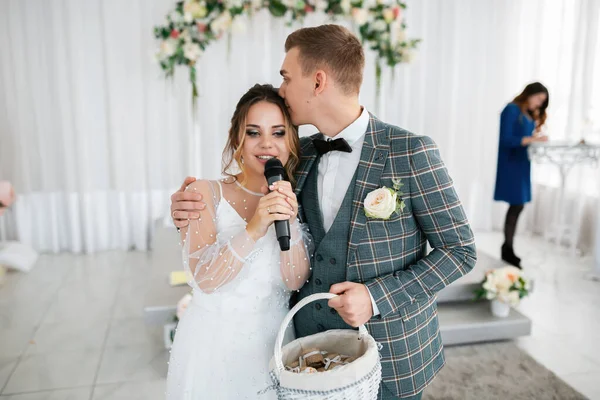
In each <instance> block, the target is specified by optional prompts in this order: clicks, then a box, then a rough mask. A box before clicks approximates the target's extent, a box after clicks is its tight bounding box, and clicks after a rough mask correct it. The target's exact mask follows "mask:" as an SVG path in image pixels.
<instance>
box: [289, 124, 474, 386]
mask: <svg viewBox="0 0 600 400" xmlns="http://www.w3.org/2000/svg"><path fill="white" fill-rule="evenodd" d="M300 144H301V157H300V158H301V160H300V161H301V162H300V165H299V168H298V171H297V173H296V178H297V187H296V193H297V194H299V193H300V191H301V190H302V187H303V185H304V183H305V181H306V177H307V175H308V172H309V171H310V169H311V168H317V163H316V162H315V160H316V158H317V153H316V150H315V148H314V146H313V144H312V139H311V138H308V137H304V138H301V140H300ZM392 179H400V180H401V182H402V183H403V184H404V185H403V187H402V188H401V191H402V192H403V193H404V195H403V196H402V197H403V199H404V202H405V204H406V207H405V208H404V210H403V211H402V212H401V213H400V215H398V214H394V215H393V216H392V217H391V218H390V219H388V220H381V219H372V218H369V219H368V218H367V217H366V216H365V213H364V209H363V206H364V204H363V201H364V199H365V197H366V196H367V194H368V193H369V192H371V191H372V190H375V189H377V188H380V187H382V186H386V187H389V188H391V187H393V183H392ZM324 184H327V182H325V183H324ZM355 185H356V186H355V188H354V199H353V202H352V221H351V225H350V234H349V238H348V249H347V260H348V263H347V266H346V279H347V280H348V281H353V282H360V283H364V284H365V285H366V286H367V287H368V288H369V290H370V292H371V294H372V295H373V298H374V299H375V302H376V304H377V307H378V308H379V311H380V313H381V314H380V315H379V316H377V317H373V318H372V319H371V320H370V321H369V322H368V323H367V328H368V330H369V332H370V333H371V335H372V336H373V337H374V338H375V340H377V341H378V342H379V343H381V344H382V345H383V349H382V350H381V356H382V367H383V384H384V385H386V386H387V388H388V389H389V390H390V391H391V392H392V393H394V394H395V395H397V396H399V397H405V396H410V395H413V394H416V393H419V392H421V391H422V390H423V388H424V387H425V386H426V385H427V384H428V383H429V382H430V381H431V380H432V379H433V377H434V376H435V374H436V373H437V372H438V371H439V370H440V369H441V368H442V366H443V365H444V355H443V349H442V341H441V337H440V332H439V326H438V318H437V304H436V293H437V292H438V291H440V290H441V289H443V288H444V287H445V286H447V285H448V284H449V283H451V282H452V281H454V280H456V279H458V278H460V277H461V276H463V275H465V274H466V273H468V272H469V271H470V270H471V269H472V268H473V266H474V265H475V261H476V252H475V242H474V238H473V233H472V231H471V229H470V227H469V222H468V221H467V217H466V215H465V213H464V210H463V207H462V205H461V202H460V200H459V198H458V196H457V194H456V192H455V190H454V187H453V184H452V180H451V178H450V176H449V175H448V172H447V170H446V167H445V166H444V163H443V162H442V160H441V158H440V155H439V151H438V149H437V146H436V145H435V143H434V142H433V141H432V140H431V139H430V138H428V137H426V136H418V135H415V134H412V133H410V132H407V131H406V130H404V129H400V128H398V127H395V126H392V125H388V124H386V123H383V122H382V121H380V120H378V119H377V118H375V117H374V116H373V115H371V116H370V122H369V127H368V128H367V132H366V136H365V141H364V145H363V148H362V153H361V158H360V163H359V165H358V170H357V171H356V183H355ZM315 201H317V199H315ZM299 215H300V217H301V218H302V217H303V210H302V205H300V210H299ZM427 241H429V243H430V245H431V247H432V248H433V250H432V251H431V252H430V253H429V254H426V243H427ZM298 300H299V299H298Z"/></svg>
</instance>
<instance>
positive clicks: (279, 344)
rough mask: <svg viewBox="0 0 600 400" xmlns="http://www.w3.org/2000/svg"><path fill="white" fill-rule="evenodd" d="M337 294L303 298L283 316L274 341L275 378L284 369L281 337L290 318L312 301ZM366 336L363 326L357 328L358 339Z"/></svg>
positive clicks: (330, 297) (365, 329)
mask: <svg viewBox="0 0 600 400" xmlns="http://www.w3.org/2000/svg"><path fill="white" fill-rule="evenodd" d="M337 296H338V295H337V294H333V293H315V294H311V295H310V296H307V297H305V298H303V299H302V300H300V301H299V302H298V303H297V304H296V305H295V306H294V307H293V308H292V309H291V310H290V311H289V312H288V313H287V315H286V316H285V318H284V319H283V322H282V323H281V326H280V328H279V332H278V333H277V339H276V340H275V357H274V358H275V366H276V368H275V369H276V371H275V372H276V374H277V378H278V379H279V375H280V374H281V372H282V371H283V370H284V369H285V367H284V366H283V356H282V354H281V348H282V346H283V336H284V335H285V331H286V329H287V326H288V324H289V323H290V322H291V321H292V318H294V315H296V313H297V312H298V311H299V310H300V309H301V308H302V307H304V306H305V305H307V304H309V303H312V302H313V301H317V300H329V299H333V298H334V297H337ZM366 334H368V332H367V328H366V327H365V326H364V325H361V326H359V327H358V335H359V337H361V336H363V335H366Z"/></svg>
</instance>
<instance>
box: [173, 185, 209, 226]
mask: <svg viewBox="0 0 600 400" xmlns="http://www.w3.org/2000/svg"><path fill="white" fill-rule="evenodd" d="M194 181H196V178H194V177H191V176H188V177H187V178H185V181H184V182H183V185H181V187H180V188H179V190H178V191H176V192H175V193H173V195H171V218H173V224H175V226H176V227H177V228H185V227H186V226H188V224H189V223H190V222H189V220H190V219H198V218H200V211H198V210H204V207H205V206H206V205H205V204H204V202H203V201H202V195H201V194H200V193H193V192H186V191H185V189H186V188H187V187H188V186H189V185H190V184H191V183H192V182H194Z"/></svg>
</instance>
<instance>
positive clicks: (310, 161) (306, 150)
mask: <svg viewBox="0 0 600 400" xmlns="http://www.w3.org/2000/svg"><path fill="white" fill-rule="evenodd" d="M314 136H316V135H313V136H311V137H310V139H311V140H307V141H306V142H305V143H304V145H303V146H302V147H301V148H300V164H299V165H298V168H297V169H296V189H295V190H294V192H295V193H296V196H300V192H301V191H302V188H303V187H304V184H305V183H306V178H307V177H308V173H309V172H310V170H311V168H312V167H313V165H314V164H315V160H316V159H317V151H316V150H315V147H314V145H313V143H312V138H313V137H314Z"/></svg>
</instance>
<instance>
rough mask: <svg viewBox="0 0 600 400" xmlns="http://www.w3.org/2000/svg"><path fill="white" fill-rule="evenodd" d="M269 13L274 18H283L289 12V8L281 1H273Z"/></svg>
mask: <svg viewBox="0 0 600 400" xmlns="http://www.w3.org/2000/svg"><path fill="white" fill-rule="evenodd" d="M269 11H270V12H271V14H272V15H273V16H274V17H283V16H284V15H285V13H286V11H287V7H286V6H285V4H283V3H281V2H279V1H271V2H270V3H269Z"/></svg>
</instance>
